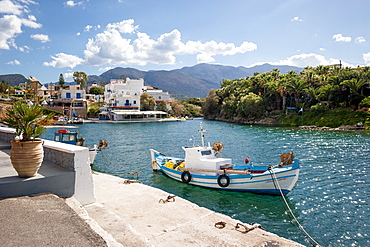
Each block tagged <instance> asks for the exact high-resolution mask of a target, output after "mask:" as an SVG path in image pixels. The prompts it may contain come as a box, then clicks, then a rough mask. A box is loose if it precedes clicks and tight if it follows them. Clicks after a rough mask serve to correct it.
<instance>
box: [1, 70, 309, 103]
mask: <svg viewBox="0 0 370 247" xmlns="http://www.w3.org/2000/svg"><path fill="white" fill-rule="evenodd" d="M273 69H278V70H279V71H280V73H282V74H285V73H287V72H288V71H290V70H294V71H297V72H299V71H301V70H302V68H298V67H293V66H287V65H284V66H275V65H271V64H263V65H257V66H254V67H250V68H247V67H243V66H239V67H233V66H224V65H215V64H205V63H202V64H197V65H195V66H192V67H183V68H181V69H174V70H169V71H167V70H149V71H141V70H138V69H134V68H122V67H117V68H114V69H110V70H108V71H106V72H104V73H103V74H101V75H89V76H88V81H87V83H88V84H89V85H91V84H92V83H97V84H98V85H102V84H107V83H109V80H110V79H120V78H124V77H128V78H130V79H139V78H143V79H144V82H145V84H146V85H149V86H153V87H157V88H159V89H161V90H163V91H166V92H169V93H170V94H171V96H172V97H175V98H178V99H184V98H192V97H200V98H204V97H206V96H207V94H208V92H209V91H210V90H211V89H218V88H220V82H221V80H222V79H229V80H233V79H239V78H245V77H246V76H253V75H254V73H257V72H258V73H265V72H268V71H272V70H273ZM2 80H4V81H5V82H6V83H8V84H9V85H11V86H15V85H18V84H19V83H20V82H25V81H26V80H27V79H26V78H25V77H24V76H22V75H19V74H15V75H0V81H2Z"/></svg>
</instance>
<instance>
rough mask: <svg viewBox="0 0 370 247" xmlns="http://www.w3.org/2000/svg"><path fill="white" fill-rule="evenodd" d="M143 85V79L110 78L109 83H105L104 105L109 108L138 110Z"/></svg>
mask: <svg viewBox="0 0 370 247" xmlns="http://www.w3.org/2000/svg"><path fill="white" fill-rule="evenodd" d="M143 87H144V80H143V79H138V80H132V79H130V78H127V79H126V81H125V80H123V79H112V80H110V83H109V84H107V85H105V92H104V98H105V103H106V107H107V108H108V109H110V110H119V109H125V110H140V95H141V93H142V90H143Z"/></svg>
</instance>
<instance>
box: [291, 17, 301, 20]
mask: <svg viewBox="0 0 370 247" xmlns="http://www.w3.org/2000/svg"><path fill="white" fill-rule="evenodd" d="M290 21H302V19H300V18H299V17H298V16H296V17H293V19H291V20H290Z"/></svg>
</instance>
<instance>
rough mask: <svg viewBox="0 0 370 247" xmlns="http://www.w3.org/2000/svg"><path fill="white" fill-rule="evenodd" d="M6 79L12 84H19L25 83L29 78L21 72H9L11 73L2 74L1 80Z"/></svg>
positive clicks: (5, 80)
mask: <svg viewBox="0 0 370 247" xmlns="http://www.w3.org/2000/svg"><path fill="white" fill-rule="evenodd" d="M1 81H4V82H6V83H8V84H9V85H10V86H12V87H14V86H18V85H19V83H24V82H26V81H27V78H26V77H24V76H23V75H20V74H9V75H0V82H1Z"/></svg>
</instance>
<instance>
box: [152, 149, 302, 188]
mask: <svg viewBox="0 0 370 247" xmlns="http://www.w3.org/2000/svg"><path fill="white" fill-rule="evenodd" d="M151 153H152V164H153V165H154V166H153V168H154V169H155V170H159V171H161V172H163V173H164V174H165V175H167V176H168V177H170V178H172V179H175V180H177V181H180V182H185V183H188V184H191V185H196V186H201V187H206V188H211V189H219V190H229V191H240V192H251V193H258V194H276V195H277V194H280V189H281V192H282V193H283V194H285V195H286V194H288V193H289V192H290V191H291V190H292V189H293V187H294V186H295V184H296V183H297V181H298V176H299V170H300V169H299V161H298V160H297V159H295V160H294V163H293V165H292V166H288V167H275V168H271V169H270V170H266V171H265V172H263V173H258V174H253V171H251V172H252V173H251V174H246V175H241V174H226V175H227V177H228V178H229V183H228V185H227V186H225V185H226V184H227V180H226V179H225V178H222V177H221V178H220V176H221V175H223V174H225V173H217V174H215V173H208V174H207V173H200V172H190V175H191V178H190V179H189V178H188V176H186V177H184V175H185V174H183V173H184V171H177V170H174V169H170V168H168V167H166V166H164V165H163V164H164V162H163V161H164V160H167V159H176V158H172V157H166V156H163V155H162V154H160V153H159V152H157V151H155V150H151ZM275 178H276V179H275ZM225 180H226V181H225ZM224 186H225V187H224ZM279 187H280V189H279Z"/></svg>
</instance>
